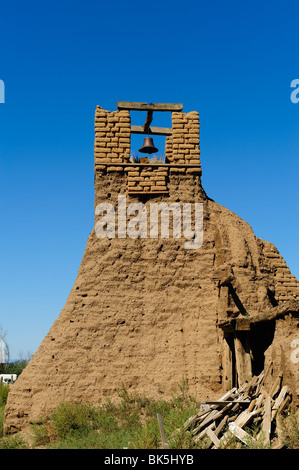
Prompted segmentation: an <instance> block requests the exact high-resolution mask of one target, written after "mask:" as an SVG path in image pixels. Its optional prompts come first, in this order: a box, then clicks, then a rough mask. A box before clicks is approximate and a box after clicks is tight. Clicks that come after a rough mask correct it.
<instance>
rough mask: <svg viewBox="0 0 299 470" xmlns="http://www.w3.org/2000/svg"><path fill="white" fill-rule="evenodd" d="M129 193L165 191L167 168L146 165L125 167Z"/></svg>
mask: <svg viewBox="0 0 299 470" xmlns="http://www.w3.org/2000/svg"><path fill="white" fill-rule="evenodd" d="M126 170H127V174H128V180H127V188H128V192H129V193H142V192H144V193H148V192H153V193H161V192H166V191H167V180H168V168H167V167H165V166H158V167H152V166H147V165H142V166H134V167H128V168H126Z"/></svg>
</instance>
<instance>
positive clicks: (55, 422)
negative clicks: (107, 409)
mask: <svg viewBox="0 0 299 470" xmlns="http://www.w3.org/2000/svg"><path fill="white" fill-rule="evenodd" d="M97 417H98V415H97V412H96V410H95V408H94V406H93V405H91V404H85V403H75V402H67V403H62V404H61V405H59V406H58V407H57V408H56V410H55V411H54V412H53V413H52V415H51V428H52V430H53V431H54V433H55V434H56V436H57V437H58V438H59V439H64V438H65V437H66V436H67V435H72V434H74V433H76V434H77V435H80V434H81V435H82V434H88V433H89V432H90V431H92V430H93V429H96V427H97V424H98V423H97Z"/></svg>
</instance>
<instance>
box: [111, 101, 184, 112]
mask: <svg viewBox="0 0 299 470" xmlns="http://www.w3.org/2000/svg"><path fill="white" fill-rule="evenodd" d="M117 109H118V110H121V109H125V110H128V111H182V110H183V104H182V103H149V104H147V103H135V102H133V101H118V102H117Z"/></svg>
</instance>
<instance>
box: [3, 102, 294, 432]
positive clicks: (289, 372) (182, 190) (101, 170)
mask: <svg viewBox="0 0 299 470" xmlns="http://www.w3.org/2000/svg"><path fill="white" fill-rule="evenodd" d="M136 109H137V110H138V109H139V110H143V111H147V121H146V123H145V125H144V126H134V125H132V124H131V114H130V111H132V110H136ZM158 111H163V112H170V113H171V117H172V127H171V128H169V129H165V128H163V129H160V128H154V127H151V126H150V124H151V122H152V115H153V112H158ZM199 127H200V126H199V115H198V112H196V111H192V112H188V113H185V112H183V107H182V105H180V104H173V105H167V104H150V105H147V104H146V103H124V102H119V103H118V109H117V110H116V111H112V112H110V111H106V110H104V109H102V108H101V107H100V106H98V107H97V108H96V112H95V147H94V157H95V161H94V170H95V208H96V207H97V206H98V204H100V203H102V202H104V201H109V202H110V203H111V204H113V205H114V207H115V208H117V204H118V196H119V195H120V194H121V195H126V197H127V200H128V203H131V202H138V201H141V202H142V203H143V204H144V205H145V207H148V205H149V204H150V203H151V202H153V201H154V202H157V203H162V202H166V203H168V204H170V203H174V202H175V203H180V204H184V203H202V204H203V244H202V246H201V247H200V248H199V249H197V250H188V249H185V248H184V242H185V240H184V239H176V238H174V237H172V236H171V235H170V237H169V238H163V239H162V238H161V237H158V238H155V239H151V238H136V239H132V238H128V237H126V238H119V237H115V238H112V239H109V238H102V239H100V238H98V237H97V236H96V234H95V229H93V231H92V232H91V234H90V235H89V237H88V241H87V244H86V249H85V253H84V255H83V259H82V262H81V265H80V268H79V272H78V276H77V278H76V281H75V283H74V286H73V288H72V290H71V292H70V295H69V297H68V299H67V302H66V304H65V307H64V308H63V309H62V311H61V313H60V315H59V317H58V318H57V319H56V320H55V322H54V324H53V326H52V327H51V329H50V331H49V333H48V334H47V336H46V337H45V338H44V340H43V341H42V343H41V345H40V347H39V349H38V351H37V352H36V353H35V354H34V356H33V358H32V359H31V361H30V362H29V364H28V366H27V367H26V369H25V370H24V372H23V373H22V374H21V376H20V377H19V378H18V380H17V381H16V383H15V384H14V385H13V386H12V388H11V391H10V393H9V397H8V402H7V406H6V410H5V426H6V427H7V429H8V430H9V431H14V430H19V429H22V428H23V427H24V426H25V425H26V424H27V423H29V422H31V421H34V420H37V419H39V418H41V417H43V416H45V415H47V414H48V413H49V412H50V411H51V410H52V409H53V408H54V407H55V406H56V405H57V404H58V403H60V402H62V401H67V400H70V399H72V400H76V401H81V402H92V403H100V402H101V401H103V400H105V399H106V398H107V397H109V398H112V399H113V398H115V397H116V396H117V390H118V389H119V387H120V386H121V385H122V384H123V385H124V386H125V387H126V388H127V389H128V390H136V391H140V392H145V393H146V394H147V395H148V396H151V397H163V398H168V397H170V396H171V394H172V393H173V389H174V388H175V387H176V386H177V384H178V382H180V380H181V379H182V378H183V377H184V378H185V379H186V381H187V383H188V385H189V387H190V392H191V393H192V394H196V396H197V397H198V398H199V399H214V398H217V397H218V396H219V394H221V392H222V391H225V390H229V389H230V388H231V387H233V386H234V385H238V384H240V383H242V382H243V381H244V380H247V379H248V378H249V377H251V376H252V375H253V374H255V375H257V374H259V373H260V371H261V370H262V369H263V368H265V367H266V366H267V365H268V364H269V363H270V362H271V361H272V362H273V375H275V374H279V373H281V371H283V380H285V381H286V382H287V383H288V385H289V386H290V387H291V389H292V394H293V401H294V402H295V403H297V404H298V400H299V384H298V366H299V364H298V363H297V362H296V361H293V360H292V359H291V354H292V346H291V344H294V340H296V339H297V338H298V325H299V320H298V316H299V302H298V301H299V281H298V280H297V279H296V278H295V276H293V275H292V274H291V272H290V270H289V268H288V266H287V265H286V263H285V261H284V259H283V258H282V256H281V255H280V254H279V252H278V250H277V248H276V247H275V246H274V245H273V244H271V243H269V242H266V241H263V240H261V239H259V238H257V237H256V236H255V234H254V232H253V230H252V228H251V227H250V226H249V225H248V224H247V223H246V222H244V221H243V220H242V219H241V218H240V217H238V216H237V215H236V214H234V213H232V212H230V211H229V210H228V209H226V208H224V207H222V206H220V205H219V204H217V203H216V202H215V201H213V200H212V199H211V198H210V197H208V196H207V195H206V193H205V191H204V189H203V187H202V184H201V174H202V169H201V164H200V149H199ZM132 133H141V134H142V133H145V134H149V135H160V134H161V135H165V136H166V143H165V163H162V162H155V163H154V162H151V161H149V162H131V161H130V153H131V150H130V147H131V134H132ZM97 220H98V216H96V217H95V224H96V222H97Z"/></svg>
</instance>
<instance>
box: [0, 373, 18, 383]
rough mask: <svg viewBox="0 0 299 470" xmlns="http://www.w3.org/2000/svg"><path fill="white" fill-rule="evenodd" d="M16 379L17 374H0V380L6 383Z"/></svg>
mask: <svg viewBox="0 0 299 470" xmlns="http://www.w3.org/2000/svg"><path fill="white" fill-rule="evenodd" d="M16 380H17V374H0V382H3V383H4V384H6V385H8V384H11V383H14V382H15V381H16Z"/></svg>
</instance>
